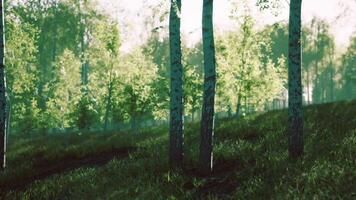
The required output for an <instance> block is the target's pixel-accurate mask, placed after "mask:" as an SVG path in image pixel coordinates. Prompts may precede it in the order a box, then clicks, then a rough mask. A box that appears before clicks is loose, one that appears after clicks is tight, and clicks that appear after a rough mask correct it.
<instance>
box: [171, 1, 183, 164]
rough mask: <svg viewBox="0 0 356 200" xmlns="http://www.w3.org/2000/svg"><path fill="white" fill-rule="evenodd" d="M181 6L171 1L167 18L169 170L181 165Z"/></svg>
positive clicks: (177, 2)
mask: <svg viewBox="0 0 356 200" xmlns="http://www.w3.org/2000/svg"><path fill="white" fill-rule="evenodd" d="M181 6H182V4H181V0H171V10H170V17H169V41H170V62H171V94H170V95H171V100H170V129H169V140H170V146H169V164H170V166H171V168H181V167H182V164H183V138H184V137H183V66H182V49H181V39H180V12H181Z"/></svg>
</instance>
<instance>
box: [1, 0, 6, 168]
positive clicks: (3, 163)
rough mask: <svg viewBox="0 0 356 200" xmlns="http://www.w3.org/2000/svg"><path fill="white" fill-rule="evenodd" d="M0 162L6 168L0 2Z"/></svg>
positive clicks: (4, 92) (2, 22)
mask: <svg viewBox="0 0 356 200" xmlns="http://www.w3.org/2000/svg"><path fill="white" fill-rule="evenodd" d="M0 8H1V14H0V32H1V36H0V161H1V168H0V170H4V169H5V166H6V79H5V23H4V21H5V20H4V1H3V0H1V1H0Z"/></svg>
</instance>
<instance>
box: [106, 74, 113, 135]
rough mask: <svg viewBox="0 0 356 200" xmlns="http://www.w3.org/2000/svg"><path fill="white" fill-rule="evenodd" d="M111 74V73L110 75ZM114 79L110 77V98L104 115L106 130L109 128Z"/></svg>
mask: <svg viewBox="0 0 356 200" xmlns="http://www.w3.org/2000/svg"><path fill="white" fill-rule="evenodd" d="M110 76H111V75H110ZM113 82H114V81H113V80H111V78H110V83H109V88H108V99H107V102H106V110H105V117H104V130H105V131H106V130H107V128H108V123H109V112H110V109H111V97H112V90H113Z"/></svg>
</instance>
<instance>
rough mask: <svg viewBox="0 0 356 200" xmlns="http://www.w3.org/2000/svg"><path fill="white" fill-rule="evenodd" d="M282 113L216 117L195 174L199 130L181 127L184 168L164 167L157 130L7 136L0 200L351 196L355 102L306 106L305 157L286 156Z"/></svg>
mask: <svg viewBox="0 0 356 200" xmlns="http://www.w3.org/2000/svg"><path fill="white" fill-rule="evenodd" d="M286 128H287V112H286V110H282V111H272V112H268V113H264V114H256V115H253V116H249V117H247V118H245V119H239V120H225V121H220V122H218V124H217V128H216V133H215V141H214V142H215V149H214V156H215V157H214V160H215V169H214V172H213V174H212V175H211V176H210V177H201V176H200V175H199V171H198V170H197V169H196V166H197V156H198V147H199V126H198V125H197V124H193V125H188V126H187V127H186V128H185V130H186V140H185V150H186V152H185V156H186V157H185V158H186V159H185V166H186V168H185V169H184V170H183V171H182V172H179V173H173V172H170V171H169V170H168V166H167V160H168V159H167V143H168V132H167V130H166V129H165V128H156V129H151V130H145V131H144V132H142V133H136V134H133V133H113V134H94V135H93V134H92V135H89V134H82V135H67V136H45V137H39V138H37V139H30V138H27V139H26V138H22V139H20V138H18V137H16V138H12V142H11V145H10V147H9V153H8V165H9V168H8V169H7V171H6V172H5V173H3V174H1V175H0V188H1V189H0V190H1V192H0V194H1V197H2V198H6V199H145V200H146V199H312V198H315V199H355V198H356V160H355V158H356V101H351V102H339V103H332V104H323V105H317V106H309V107H306V108H305V132H306V134H305V156H304V157H303V159H301V160H298V161H290V160H288V152H287V135H286Z"/></svg>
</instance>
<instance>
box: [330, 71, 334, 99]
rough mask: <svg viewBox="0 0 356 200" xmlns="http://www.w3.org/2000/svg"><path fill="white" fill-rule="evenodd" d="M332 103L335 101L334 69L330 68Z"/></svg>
mask: <svg viewBox="0 0 356 200" xmlns="http://www.w3.org/2000/svg"><path fill="white" fill-rule="evenodd" d="M330 101H331V102H332V101H334V69H333V68H332V65H331V66H330Z"/></svg>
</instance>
